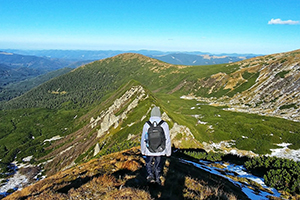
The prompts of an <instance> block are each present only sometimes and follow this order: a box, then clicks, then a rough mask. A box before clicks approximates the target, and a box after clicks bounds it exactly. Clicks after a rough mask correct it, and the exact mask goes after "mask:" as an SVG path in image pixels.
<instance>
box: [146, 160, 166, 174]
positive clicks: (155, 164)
mask: <svg viewBox="0 0 300 200" xmlns="http://www.w3.org/2000/svg"><path fill="white" fill-rule="evenodd" d="M162 160H163V159H162V157H161V156H146V157H145V161H146V170H147V174H148V176H152V177H153V178H155V179H159V177H160V173H161V168H162Z"/></svg>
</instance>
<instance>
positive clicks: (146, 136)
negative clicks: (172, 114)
mask: <svg viewBox="0 0 300 200" xmlns="http://www.w3.org/2000/svg"><path fill="white" fill-rule="evenodd" d="M141 153H142V155H145V156H146V157H145V161H146V170H147V181H148V182H151V183H154V182H156V183H157V184H159V185H161V180H160V175H161V170H162V169H161V168H162V164H163V163H162V161H163V159H162V157H163V156H167V157H169V156H171V138H170V133H169V125H168V124H167V122H165V121H163V120H162V119H161V112H160V109H159V107H154V108H152V110H151V117H150V119H149V121H147V122H146V123H145V125H144V127H143V133H142V138H141ZM153 162H154V165H153Z"/></svg>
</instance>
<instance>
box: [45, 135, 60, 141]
mask: <svg viewBox="0 0 300 200" xmlns="http://www.w3.org/2000/svg"><path fill="white" fill-rule="evenodd" d="M61 138H62V137H60V136H59V135H57V136H54V137H52V138H50V139H46V140H44V142H51V141H55V140H59V139H61Z"/></svg>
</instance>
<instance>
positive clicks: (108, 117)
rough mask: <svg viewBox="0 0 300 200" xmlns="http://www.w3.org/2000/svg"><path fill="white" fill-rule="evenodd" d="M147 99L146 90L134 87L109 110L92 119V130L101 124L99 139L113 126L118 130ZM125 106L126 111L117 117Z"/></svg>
mask: <svg viewBox="0 0 300 200" xmlns="http://www.w3.org/2000/svg"><path fill="white" fill-rule="evenodd" d="M146 98H148V95H147V94H146V92H145V90H144V88H143V87H142V86H134V87H132V88H131V89H130V90H128V91H126V92H125V93H124V94H123V95H122V96H121V97H120V98H118V99H116V100H115V101H114V102H113V104H112V105H111V106H110V107H109V108H108V109H106V110H104V111H102V112H101V114H100V115H99V116H98V117H97V118H96V119H94V118H91V120H90V126H91V127H92V128H94V127H96V126H97V125H98V124H100V128H99V130H98V133H97V137H98V138H99V137H101V136H103V135H104V134H105V133H107V132H108V131H109V129H110V128H111V127H112V126H113V127H114V128H117V127H118V125H119V122H120V121H121V120H124V119H126V118H127V114H128V113H129V112H130V111H131V110H132V109H133V108H135V107H136V106H137V105H138V103H139V101H141V100H144V99H146ZM124 106H126V109H125V110H124V111H123V112H122V113H120V114H119V115H116V113H118V112H119V111H120V110H121V109H123V108H124Z"/></svg>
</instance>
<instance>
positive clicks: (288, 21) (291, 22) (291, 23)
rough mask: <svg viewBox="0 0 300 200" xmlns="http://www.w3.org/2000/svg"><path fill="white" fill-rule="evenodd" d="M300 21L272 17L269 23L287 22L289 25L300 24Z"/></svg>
mask: <svg viewBox="0 0 300 200" xmlns="http://www.w3.org/2000/svg"><path fill="white" fill-rule="evenodd" d="M299 23H300V22H299V21H293V20H286V21H283V20H281V19H279V18H278V19H273V18H272V19H271V20H270V21H269V22H268V24H287V25H293V24H299Z"/></svg>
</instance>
